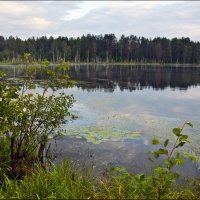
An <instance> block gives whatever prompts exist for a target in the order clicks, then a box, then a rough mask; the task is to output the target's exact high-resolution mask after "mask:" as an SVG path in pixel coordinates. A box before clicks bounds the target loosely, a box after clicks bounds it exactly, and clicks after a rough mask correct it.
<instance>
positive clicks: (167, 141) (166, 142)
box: [164, 139, 169, 147]
mask: <svg viewBox="0 0 200 200" xmlns="http://www.w3.org/2000/svg"><path fill="white" fill-rule="evenodd" d="M168 143H169V139H166V140H165V142H164V147H166V146H167V145H168Z"/></svg>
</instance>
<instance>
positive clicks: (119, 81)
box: [0, 65, 200, 92]
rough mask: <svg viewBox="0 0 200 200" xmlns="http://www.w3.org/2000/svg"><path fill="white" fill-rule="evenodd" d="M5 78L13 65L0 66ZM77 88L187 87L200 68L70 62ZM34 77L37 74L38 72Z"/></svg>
mask: <svg viewBox="0 0 200 200" xmlns="http://www.w3.org/2000/svg"><path fill="white" fill-rule="evenodd" d="M0 70H2V71H4V72H5V73H6V74H7V76H8V77H19V76H21V75H22V74H21V72H20V69H19V67H17V66H4V67H3V66H0ZM69 74H70V77H71V79H72V80H75V81H76V82H77V87H78V88H81V89H83V90H87V91H94V90H103V91H105V92H113V91H114V90H115V89H116V88H117V87H119V88H120V90H121V91H123V90H128V91H134V90H142V89H145V88H151V87H152V88H153V89H156V90H157V89H161V90H164V89H165V88H167V87H170V88H173V89H180V90H187V89H188V87H191V86H197V85H199V84H200V67H195V66H189V67H185V66H182V67H180V66H179V67H175V66H149V65H146V66H141V65H139V66H135V65H134V66H129V65H127V66H120V65H119V66H117V65H113V66H104V65H72V66H71V68H70V71H69ZM37 78H38V79H41V78H42V76H41V74H39V73H38V75H37Z"/></svg>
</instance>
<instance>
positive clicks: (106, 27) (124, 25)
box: [0, 1, 200, 40]
mask: <svg viewBox="0 0 200 200" xmlns="http://www.w3.org/2000/svg"><path fill="white" fill-rule="evenodd" d="M82 3H83V2H81V1H79V2H78V1H59V2H57V1H53V2H37V1H35V2H31V1H30V2H19V5H26V6H29V8H31V11H30V13H28V14H27V13H26V12H25V13H23V14H22V15H19V16H17V17H16V16H15V17H13V15H12V14H10V15H9V14H6V13H1V12H0V24H1V25H0V29H1V30H2V31H1V34H3V35H5V36H8V35H18V36H20V37H22V36H23V37H31V36H42V35H56V36H58V35H61V36H69V37H71V36H75V37H76V36H81V35H82V34H87V33H92V34H105V33H114V34H115V35H116V36H117V37H119V36H120V35H122V34H126V35H130V34H133V35H137V36H145V37H148V38H150V37H151V38H153V37H156V36H161V37H168V38H172V37H182V36H184V37H191V39H193V40H200V30H199V25H200V2H198V1H196V2H195V1H193V2H190V1H186V2H178V3H176V2H173V3H169V4H166V5H163V4H160V3H157V2H153V3H152V4H149V2H148V1H147V2H144V3H141V4H140V3H138V2H118V3H113V2H110V3H109V4H107V6H106V7H101V8H95V9H93V10H91V11H90V12H89V13H87V14H86V15H85V16H83V17H81V18H78V19H73V20H71V21H64V20H62V19H63V17H64V16H65V15H66V14H67V13H68V12H69V11H71V10H74V9H77V8H79V7H80V4H82ZM34 17H38V18H42V19H44V20H46V21H47V22H46V24H48V22H49V23H50V24H49V25H48V26H46V28H45V27H44V28H43V29H42V30H40V29H34V26H33V27H32V28H31V26H30V25H29V26H28V25H26V23H27V20H25V19H30V21H31V19H33V18H34ZM44 20H43V23H44V24H45V21H44ZM33 22H35V23H37V19H36V20H35V21H33Z"/></svg>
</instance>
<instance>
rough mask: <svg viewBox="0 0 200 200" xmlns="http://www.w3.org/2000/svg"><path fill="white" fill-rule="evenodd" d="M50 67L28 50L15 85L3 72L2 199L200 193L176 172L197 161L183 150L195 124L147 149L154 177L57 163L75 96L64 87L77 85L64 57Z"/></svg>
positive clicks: (0, 91) (0, 89) (184, 196)
mask: <svg viewBox="0 0 200 200" xmlns="http://www.w3.org/2000/svg"><path fill="white" fill-rule="evenodd" d="M48 65H49V63H48V62H47V61H45V62H43V63H42V65H41V66H34V65H33V63H32V61H31V56H30V54H25V55H24V63H23V66H22V69H21V70H22V74H21V75H22V77H21V79H19V80H18V81H17V82H16V83H17V84H16V83H15V84H13V82H12V83H9V82H7V81H6V75H5V74H3V73H1V74H0V77H1V79H0V198H5V199H10V198H19V199H21V198H22V199H23V198H25V199H27V198H30V199H35V198H37V199H41V198H59V199H72V198H73V199H76V198H78V199H80V198H81V199H86V198H87V199H88V198H94V199H95V198H96V199H101V198H102V199H107V198H120V199H121V198H124V199H125V198H128V199H197V198H198V197H199V193H200V181H198V180H186V181H184V183H183V184H179V178H180V175H179V174H178V173H177V172H176V171H175V170H174V167H175V166H178V165H182V164H185V163H186V162H187V161H188V159H190V160H192V161H193V162H195V161H196V158H195V157H194V156H192V155H189V154H185V153H181V152H180V150H182V147H183V146H185V144H187V143H189V139H188V135H185V134H183V130H184V127H185V126H189V127H193V125H192V123H191V122H185V123H184V124H183V126H182V127H181V128H179V127H177V128H174V129H173V131H172V133H173V135H174V137H175V141H174V142H173V141H169V139H166V140H165V141H163V142H162V141H159V140H158V139H157V138H153V140H152V145H156V146H157V149H156V150H154V151H150V152H149V160H150V161H151V162H153V163H154V165H155V169H154V170H153V171H152V173H151V174H150V175H145V174H131V173H129V172H128V171H127V170H126V169H124V168H119V167H113V168H111V169H109V170H108V171H102V172H94V171H92V170H90V169H80V168H74V167H73V166H72V164H71V162H69V161H64V162H63V163H62V164H61V165H60V166H54V165H53V164H52V154H51V139H52V138H55V137H57V136H59V135H60V134H61V132H60V131H61V126H62V124H65V123H67V121H68V120H72V119H73V118H74V115H73V114H71V112H70V108H71V106H72V105H73V102H74V98H73V96H71V95H66V94H65V93H64V92H63V91H62V90H61V89H62V88H66V87H70V86H72V84H73V82H71V81H70V80H69V76H68V75H67V74H66V71H67V70H68V65H67V64H66V63H64V62H62V61H61V62H60V63H59V65H58V66H56V67H55V69H54V70H50V69H49V68H48ZM38 72H40V73H39V74H38ZM36 78H37V80H36ZM38 86H39V87H38ZM33 91H34V92H33ZM35 91H36V92H35ZM37 91H38V92H37ZM179 149H180V150H179ZM158 158H160V159H161V161H162V162H161V164H158V163H157V159H158ZM150 161H149V162H150Z"/></svg>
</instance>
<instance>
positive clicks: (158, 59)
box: [0, 34, 200, 64]
mask: <svg viewBox="0 0 200 200" xmlns="http://www.w3.org/2000/svg"><path fill="white" fill-rule="evenodd" d="M25 52H29V53H31V55H32V57H33V59H34V61H41V60H43V59H48V60H49V61H51V62H52V63H58V61H59V60H60V59H63V60H64V61H66V60H67V61H70V62H75V63H76V62H95V63H100V62H106V63H114V62H121V63H122V62H132V63H139V62H142V63H181V64H183V63H184V64H189V63H190V64H198V63H200V42H198V41H191V40H190V38H188V37H182V38H173V39H167V38H165V37H162V38H161V37H156V38H154V39H151V38H150V39H147V38H144V37H137V36H134V35H130V36H125V35H121V37H120V38H119V39H117V37H116V36H115V35H114V34H105V35H102V34H101V35H92V34H87V35H82V36H81V37H77V38H73V37H61V36H60V37H58V38H53V37H52V36H51V37H49V38H47V37H46V36H43V37H36V38H35V37H32V38H28V39H24V40H22V39H20V38H19V37H13V36H10V37H8V38H5V37H4V36H0V61H1V62H10V63H13V64H14V63H18V62H20V61H21V60H22V55H23V54H24V53H25Z"/></svg>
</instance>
